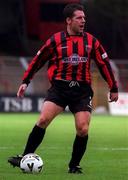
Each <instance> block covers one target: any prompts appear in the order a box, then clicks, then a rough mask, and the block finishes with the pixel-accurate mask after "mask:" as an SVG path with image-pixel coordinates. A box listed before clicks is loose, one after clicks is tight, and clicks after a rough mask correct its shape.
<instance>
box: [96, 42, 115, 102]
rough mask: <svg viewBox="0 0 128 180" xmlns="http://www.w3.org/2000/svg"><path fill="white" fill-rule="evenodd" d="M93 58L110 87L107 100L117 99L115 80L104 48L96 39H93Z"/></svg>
mask: <svg viewBox="0 0 128 180" xmlns="http://www.w3.org/2000/svg"><path fill="white" fill-rule="evenodd" d="M94 59H95V62H96V64H97V66H98V68H99V71H100V73H101V75H102V77H103V78H104V80H105V81H106V82H107V83H108V86H109V88H110V96H109V98H110V101H109V102H113V101H117V100H118V86H117V82H116V80H115V77H114V74H113V71H112V67H111V64H110V62H109V58H108V55H107V53H106V51H105V50H104V48H103V46H102V45H101V44H100V43H99V41H98V40H97V39H96V40H95V44H94Z"/></svg>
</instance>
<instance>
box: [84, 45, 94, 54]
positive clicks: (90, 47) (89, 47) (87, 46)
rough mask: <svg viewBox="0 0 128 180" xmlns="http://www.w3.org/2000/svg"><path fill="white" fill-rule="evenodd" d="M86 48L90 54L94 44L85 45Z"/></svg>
mask: <svg viewBox="0 0 128 180" xmlns="http://www.w3.org/2000/svg"><path fill="white" fill-rule="evenodd" d="M85 49H86V52H87V53H88V54H90V52H91V50H92V46H90V45H85Z"/></svg>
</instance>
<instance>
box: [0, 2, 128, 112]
mask: <svg viewBox="0 0 128 180" xmlns="http://www.w3.org/2000/svg"><path fill="white" fill-rule="evenodd" d="M70 2H79V3H82V4H83V5H84V6H85V10H86V15H87V23H86V31H88V32H90V33H92V34H93V35H94V36H96V37H97V38H98V39H99V40H100V41H101V43H102V44H103V46H104V48H105V49H106V51H107V52H108V55H109V57H110V60H111V64H112V68H113V71H114V74H115V76H116V79H117V80H118V83H119V92H120V98H119V101H118V103H116V105H115V104H112V105H109V104H108V101H107V99H108V97H107V92H108V88H107V84H106V83H105V82H104V80H103V79H102V78H101V75H100V74H99V72H98V71H97V69H96V67H95V64H92V68H91V70H92V86H93V89H94V91H95V96H94V99H93V106H94V111H95V112H96V113H111V114H118V113H119V111H121V112H120V114H123V115H124V114H128V94H127V92H128V50H127V49H128V0H104V1H102V0H0V112H21V111H22V112H37V111H39V110H40V105H41V102H42V99H43V96H44V95H45V93H46V90H47V89H48V87H49V82H48V80H47V77H46V76H47V73H46V70H47V66H45V67H44V68H43V69H42V70H40V71H39V72H38V73H37V74H36V76H35V77H34V79H33V81H32V83H31V84H30V86H29V88H28V91H27V96H26V98H25V99H24V100H22V101H21V100H19V101H18V100H17V99H16V92H17V89H18V87H19V85H20V83H21V82H22V75H23V72H24V71H25V69H26V68H27V67H28V63H29V62H30V61H31V59H32V57H33V56H34V55H35V54H36V52H37V50H38V49H39V48H40V47H41V46H42V45H43V43H44V42H45V40H46V39H47V38H48V37H50V36H51V35H52V34H53V33H55V32H57V31H60V30H63V29H64V23H63V17H62V11H63V8H64V7H65V5H66V4H67V3H70ZM27 108H28V109H27Z"/></svg>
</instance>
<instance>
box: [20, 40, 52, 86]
mask: <svg viewBox="0 0 128 180" xmlns="http://www.w3.org/2000/svg"><path fill="white" fill-rule="evenodd" d="M51 55H52V48H51V42H50V39H48V40H47V41H46V43H45V44H44V45H43V46H42V47H41V49H40V50H39V51H38V52H37V54H36V55H35V57H34V58H33V59H32V61H31V63H30V64H29V66H28V68H27V70H26V71H25V73H24V75H23V78H22V80H23V82H22V83H25V84H27V85H28V84H29V83H30V81H31V79H32V78H33V76H34V75H35V73H36V72H37V71H38V70H39V69H41V67H43V66H44V64H45V63H46V62H47V61H48V60H49V59H50V58H51Z"/></svg>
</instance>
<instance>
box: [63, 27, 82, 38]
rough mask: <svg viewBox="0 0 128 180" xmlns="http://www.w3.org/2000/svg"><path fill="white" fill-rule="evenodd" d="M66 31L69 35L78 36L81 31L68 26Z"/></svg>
mask: <svg viewBox="0 0 128 180" xmlns="http://www.w3.org/2000/svg"><path fill="white" fill-rule="evenodd" d="M67 33H68V35H69V36H79V35H81V34H82V33H80V32H75V31H73V30H72V29H71V28H70V27H68V26H67Z"/></svg>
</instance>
